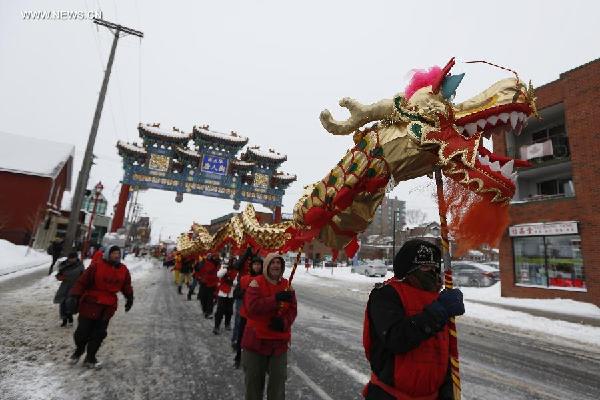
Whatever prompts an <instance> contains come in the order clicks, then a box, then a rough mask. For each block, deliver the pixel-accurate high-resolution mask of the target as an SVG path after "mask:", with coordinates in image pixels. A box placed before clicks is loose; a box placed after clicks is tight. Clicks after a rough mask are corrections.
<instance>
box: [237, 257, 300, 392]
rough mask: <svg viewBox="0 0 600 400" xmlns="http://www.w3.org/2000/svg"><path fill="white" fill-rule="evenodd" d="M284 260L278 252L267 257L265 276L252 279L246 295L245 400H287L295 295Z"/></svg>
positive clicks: (244, 340)
mask: <svg viewBox="0 0 600 400" xmlns="http://www.w3.org/2000/svg"><path fill="white" fill-rule="evenodd" d="M284 267H285V261H284V260H283V258H282V257H281V256H280V255H279V254H277V253H271V254H269V255H267V256H266V257H265V262H264V269H263V274H262V275H260V276H257V277H255V278H253V279H252V280H251V281H250V284H249V285H248V289H247V290H246V294H245V296H244V304H245V306H246V315H247V323H246V328H245V329H244V336H243V338H242V349H243V351H242V367H243V369H244V375H245V377H244V384H245V388H246V400H261V399H262V398H263V392H264V388H265V378H266V375H267V374H268V375H269V382H268V384H267V399H269V400H283V399H285V380H286V378H287V351H288V347H289V343H290V339H291V336H292V334H291V331H292V324H293V323H294V320H295V319H296V314H297V308H296V307H297V306H296V294H295V292H294V291H293V290H291V288H290V287H289V284H288V281H287V279H285V278H283V270H284Z"/></svg>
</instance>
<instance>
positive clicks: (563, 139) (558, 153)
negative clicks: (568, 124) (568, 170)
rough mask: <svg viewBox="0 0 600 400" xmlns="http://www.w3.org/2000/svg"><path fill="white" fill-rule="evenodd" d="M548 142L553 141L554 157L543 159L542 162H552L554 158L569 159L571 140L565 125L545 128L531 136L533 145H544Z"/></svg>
mask: <svg viewBox="0 0 600 400" xmlns="http://www.w3.org/2000/svg"><path fill="white" fill-rule="evenodd" d="M547 140H551V141H552V153H553V154H552V155H551V156H545V157H542V160H550V159H554V158H569V156H570V155H571V151H570V150H569V138H568V136H567V131H566V129H565V125H564V124H560V125H555V126H553V127H550V128H545V129H542V130H540V131H537V132H533V133H532V134H531V143H532V144H534V143H543V142H545V141H547Z"/></svg>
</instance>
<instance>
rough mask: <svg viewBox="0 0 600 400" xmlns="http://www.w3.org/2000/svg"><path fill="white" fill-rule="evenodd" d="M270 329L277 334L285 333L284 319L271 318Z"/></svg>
mask: <svg viewBox="0 0 600 400" xmlns="http://www.w3.org/2000/svg"><path fill="white" fill-rule="evenodd" d="M269 329H271V330H272V331H275V332H285V324H284V323H283V318H281V317H273V318H271V322H270V323H269Z"/></svg>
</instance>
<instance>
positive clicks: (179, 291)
mask: <svg viewBox="0 0 600 400" xmlns="http://www.w3.org/2000/svg"><path fill="white" fill-rule="evenodd" d="M177 293H179V294H183V293H182V292H181V285H179V286H177Z"/></svg>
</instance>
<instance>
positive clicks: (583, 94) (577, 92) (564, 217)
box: [494, 60, 600, 305]
mask: <svg viewBox="0 0 600 400" xmlns="http://www.w3.org/2000/svg"><path fill="white" fill-rule="evenodd" d="M536 94H537V96H538V102H537V104H538V108H539V109H542V108H545V107H548V106H551V105H554V104H557V103H560V102H562V103H563V104H564V107H565V126H566V130H567V134H568V136H569V146H570V150H571V162H572V171H573V184H574V187H575V198H571V199H558V200H548V201H540V202H531V203H524V204H512V205H511V211H510V216H511V225H514V224H520V223H527V222H550V221H572V220H575V221H579V222H580V225H579V229H580V235H581V247H582V249H581V250H582V255H583V266H584V274H585V278H586V285H587V292H585V293H583V292H569V291H563V290H549V289H536V288H524V287H517V286H514V282H515V277H514V262H513V251H512V240H511V239H510V238H509V237H508V233H506V234H505V235H504V237H503V238H502V241H501V244H500V269H501V277H502V282H503V285H502V295H503V296H511V297H533V298H553V297H563V298H571V299H575V300H580V301H586V302H591V303H594V304H596V305H600V210H598V207H599V206H600V181H599V178H600V60H596V61H594V62H591V63H589V64H586V65H584V66H581V67H579V68H576V69H574V70H571V71H568V72H566V73H564V74H562V75H561V77H560V79H559V80H557V81H554V82H551V83H549V84H547V85H544V86H542V87H540V88H539V89H538V90H537V91H536ZM505 150H506V143H505V140H504V138H501V137H496V138H495V139H494V152H496V153H499V154H506V151H505Z"/></svg>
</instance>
